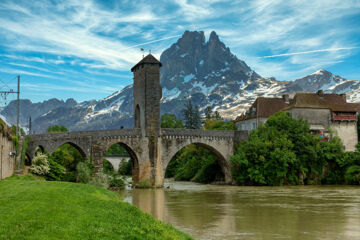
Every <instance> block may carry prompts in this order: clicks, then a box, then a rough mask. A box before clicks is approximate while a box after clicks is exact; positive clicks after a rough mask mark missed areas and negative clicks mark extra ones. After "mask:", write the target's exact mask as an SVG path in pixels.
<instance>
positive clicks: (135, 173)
mask: <svg viewBox="0 0 360 240" xmlns="http://www.w3.org/2000/svg"><path fill="white" fill-rule="evenodd" d="M115 144H118V145H120V146H121V147H123V148H124V149H125V150H126V152H127V153H128V154H129V156H130V159H131V161H132V181H133V183H138V182H139V157H138V155H137V154H136V151H135V150H133V147H131V146H130V144H128V143H125V142H124V141H121V140H119V139H115V140H114V141H109V142H107V143H106V144H105V147H104V152H103V156H104V157H105V153H106V152H107V150H108V149H109V148H110V147H111V146H113V145H115Z"/></svg>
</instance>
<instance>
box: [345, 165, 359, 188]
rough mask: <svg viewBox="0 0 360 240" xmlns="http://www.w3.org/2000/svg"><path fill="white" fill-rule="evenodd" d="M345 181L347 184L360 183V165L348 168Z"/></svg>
mask: <svg viewBox="0 0 360 240" xmlns="http://www.w3.org/2000/svg"><path fill="white" fill-rule="evenodd" d="M345 181H346V183H347V184H353V185H360V166H359V165H353V166H351V167H349V168H348V169H347V170H346V173H345Z"/></svg>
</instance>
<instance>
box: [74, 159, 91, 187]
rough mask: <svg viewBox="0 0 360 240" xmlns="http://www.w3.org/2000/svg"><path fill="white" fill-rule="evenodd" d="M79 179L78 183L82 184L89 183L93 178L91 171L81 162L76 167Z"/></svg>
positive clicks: (77, 179)
mask: <svg viewBox="0 0 360 240" xmlns="http://www.w3.org/2000/svg"><path fill="white" fill-rule="evenodd" d="M76 170H77V178H76V181H77V182H80V183H88V182H89V181H90V178H91V170H90V169H89V167H88V165H87V164H86V163H84V162H79V163H78V165H77V166H76Z"/></svg>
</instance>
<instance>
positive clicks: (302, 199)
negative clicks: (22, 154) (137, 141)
mask: <svg viewBox="0 0 360 240" xmlns="http://www.w3.org/2000/svg"><path fill="white" fill-rule="evenodd" d="M167 187H169V188H167ZM122 194H124V200H125V201H127V202H129V203H132V204H133V205H135V206H137V207H139V208H140V209H141V210H143V211H145V212H148V213H150V214H152V215H153V216H154V217H155V218H157V219H159V220H161V221H164V222H166V223H170V224H172V225H173V226H175V227H176V228H177V229H179V230H181V231H184V232H186V233H188V234H190V235H191V236H193V237H194V238H196V239H209V240H210V239H228V240H232V239H247V240H253V239H301V240H306V239H309V240H310V239H311V240H314V239H342V240H347V239H349V240H350V239H351V240H353V239H360V187H357V186H295V187H241V186H218V185H205V184H197V183H191V182H173V181H169V180H167V181H166V182H165V187H164V188H163V189H133V190H127V191H125V192H123V193H122Z"/></svg>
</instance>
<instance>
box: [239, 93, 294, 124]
mask: <svg viewBox="0 0 360 240" xmlns="http://www.w3.org/2000/svg"><path fill="white" fill-rule="evenodd" d="M288 105H289V95H284V96H283V97H282V98H265V97H258V98H257V99H256V100H255V102H254V103H253V104H252V105H251V107H250V108H249V110H247V111H246V112H245V114H241V115H240V116H239V117H237V118H236V119H235V120H234V123H235V126H236V128H237V129H238V130H247V131H251V130H254V129H256V128H258V126H260V125H262V124H264V123H265V122H266V120H267V119H268V118H269V117H270V116H271V115H273V114H274V113H276V112H278V111H280V110H281V109H283V108H285V107H286V106H288Z"/></svg>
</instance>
